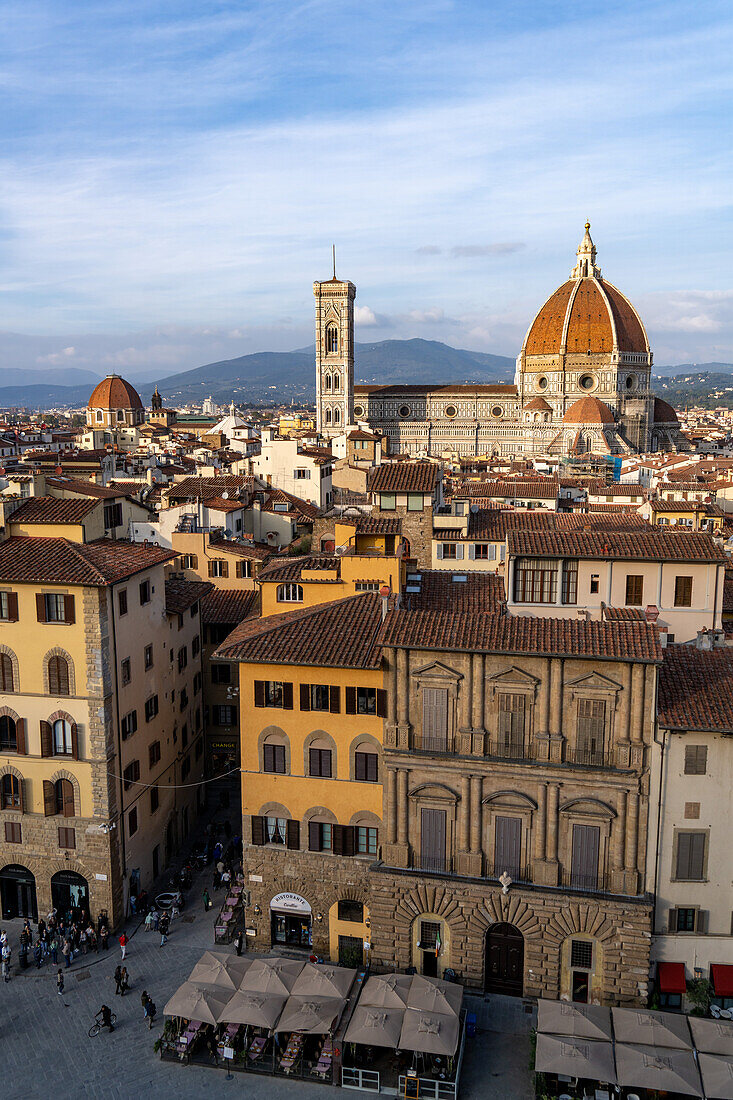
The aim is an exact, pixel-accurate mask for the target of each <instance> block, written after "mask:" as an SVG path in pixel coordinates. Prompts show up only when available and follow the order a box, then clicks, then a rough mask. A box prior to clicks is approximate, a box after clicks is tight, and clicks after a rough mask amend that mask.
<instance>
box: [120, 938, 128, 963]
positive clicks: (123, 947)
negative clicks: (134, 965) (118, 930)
mask: <svg viewBox="0 0 733 1100" xmlns="http://www.w3.org/2000/svg"><path fill="white" fill-rule="evenodd" d="M120 951H121V952H122V958H123V959H124V958H125V956H126V955H127V935H126V934H125V933H124V932H123V933H122V935H121V936H120Z"/></svg>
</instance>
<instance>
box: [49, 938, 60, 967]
mask: <svg viewBox="0 0 733 1100" xmlns="http://www.w3.org/2000/svg"><path fill="white" fill-rule="evenodd" d="M58 961H59V938H58V936H57V935H56V933H55V932H54V934H53V936H52V937H51V962H52V963H53V964H54V966H55V965H56V963H57V962H58Z"/></svg>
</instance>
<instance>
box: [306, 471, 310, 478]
mask: <svg viewBox="0 0 733 1100" xmlns="http://www.w3.org/2000/svg"><path fill="white" fill-rule="evenodd" d="M305 476H306V478H310V476H311V472H310V470H306V471H305Z"/></svg>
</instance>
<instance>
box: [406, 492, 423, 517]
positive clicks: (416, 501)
mask: <svg viewBox="0 0 733 1100" xmlns="http://www.w3.org/2000/svg"><path fill="white" fill-rule="evenodd" d="M407 511H408V512H422V493H408V494H407Z"/></svg>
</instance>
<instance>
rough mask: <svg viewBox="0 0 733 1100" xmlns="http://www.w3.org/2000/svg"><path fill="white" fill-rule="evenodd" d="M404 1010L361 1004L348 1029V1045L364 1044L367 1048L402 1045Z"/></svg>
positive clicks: (356, 1009)
mask: <svg viewBox="0 0 733 1100" xmlns="http://www.w3.org/2000/svg"><path fill="white" fill-rule="evenodd" d="M404 1015H405V1010H404V1008H378V1007H376V1006H374V1005H362V1004H359V1005H357V1007H356V1008H355V1009H354V1015H353V1016H352V1017H351V1019H350V1021H349V1026H348V1028H347V1029H346V1042H347V1043H362V1044H363V1045H364V1046H367V1047H391V1048H393V1049H394V1050H396V1049H397V1048H398V1047H399V1045H400V1035H401V1034H402V1021H403V1019H404Z"/></svg>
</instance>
